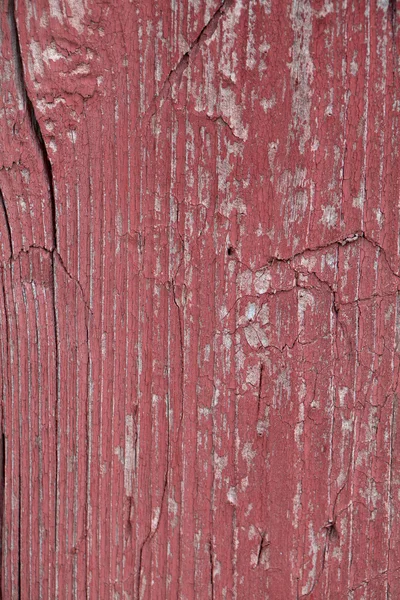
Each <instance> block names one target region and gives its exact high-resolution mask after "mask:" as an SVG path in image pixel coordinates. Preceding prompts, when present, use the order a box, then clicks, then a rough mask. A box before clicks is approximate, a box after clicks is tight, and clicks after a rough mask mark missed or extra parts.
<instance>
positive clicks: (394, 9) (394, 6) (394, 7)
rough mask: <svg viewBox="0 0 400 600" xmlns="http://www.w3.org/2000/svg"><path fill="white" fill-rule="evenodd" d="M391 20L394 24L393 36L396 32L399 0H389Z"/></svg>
mask: <svg viewBox="0 0 400 600" xmlns="http://www.w3.org/2000/svg"><path fill="white" fill-rule="evenodd" d="M389 12H390V22H391V24H392V33H393V36H394V35H395V33H396V15H397V0H389Z"/></svg>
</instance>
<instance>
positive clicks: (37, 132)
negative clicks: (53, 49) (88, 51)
mask: <svg viewBox="0 0 400 600" xmlns="http://www.w3.org/2000/svg"><path fill="white" fill-rule="evenodd" d="M8 21H9V25H10V35H11V45H12V50H13V54H14V62H15V74H16V78H17V85H18V87H19V91H20V94H21V96H22V99H23V102H24V104H25V107H26V113H27V115H28V119H29V123H30V126H31V130H32V133H33V137H34V139H35V140H36V144H37V147H38V150H39V153H40V155H41V157H42V163H43V170H44V173H45V176H46V180H47V185H48V190H49V196H50V203H51V212H52V228H53V247H54V248H57V213H56V202H55V193H54V180H53V169H52V166H51V162H50V158H49V155H48V153H47V148H46V144H45V141H44V138H43V134H42V131H41V129H40V125H39V122H38V120H37V118H36V115H35V109H34V108H33V104H32V101H31V99H30V97H29V94H28V89H27V86H26V82H25V74H24V65H23V61H22V52H21V45H20V41H19V34H18V27H17V19H16V11H15V0H9V2H8Z"/></svg>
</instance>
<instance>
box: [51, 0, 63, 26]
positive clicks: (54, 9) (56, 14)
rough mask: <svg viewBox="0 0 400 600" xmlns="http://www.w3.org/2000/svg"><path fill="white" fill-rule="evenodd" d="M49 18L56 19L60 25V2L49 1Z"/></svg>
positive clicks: (61, 18) (57, 0) (61, 16)
mask: <svg viewBox="0 0 400 600" xmlns="http://www.w3.org/2000/svg"><path fill="white" fill-rule="evenodd" d="M49 7H50V16H51V17H53V18H55V19H58V21H60V23H62V20H63V15H62V10H61V6H60V0H49Z"/></svg>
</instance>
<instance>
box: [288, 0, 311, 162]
mask: <svg viewBox="0 0 400 600" xmlns="http://www.w3.org/2000/svg"><path fill="white" fill-rule="evenodd" d="M291 20H292V28H293V33H294V41H293V50H292V62H291V65H290V71H291V83H292V90H293V93H292V116H293V124H294V129H295V130H296V132H297V134H298V135H299V138H300V139H299V149H300V152H301V154H303V153H304V148H305V145H306V143H307V142H308V140H309V139H310V113H311V98H312V82H313V78H314V64H313V61H312V59H311V54H310V41H311V35H312V6H311V2H310V0H303V1H302V2H299V1H298V0H293V2H292V11H291Z"/></svg>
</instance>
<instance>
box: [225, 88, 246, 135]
mask: <svg viewBox="0 0 400 600" xmlns="http://www.w3.org/2000/svg"><path fill="white" fill-rule="evenodd" d="M219 108H220V111H221V114H222V116H223V118H224V120H225V121H226V122H227V123H229V126H230V127H231V129H232V131H233V133H234V134H235V136H236V137H238V138H240V139H242V140H244V141H246V140H247V136H248V127H245V126H244V125H243V123H242V110H243V107H242V105H241V104H240V103H238V102H237V98H236V94H235V92H234V91H233V90H232V89H230V88H227V87H221V88H220V95H219Z"/></svg>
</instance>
